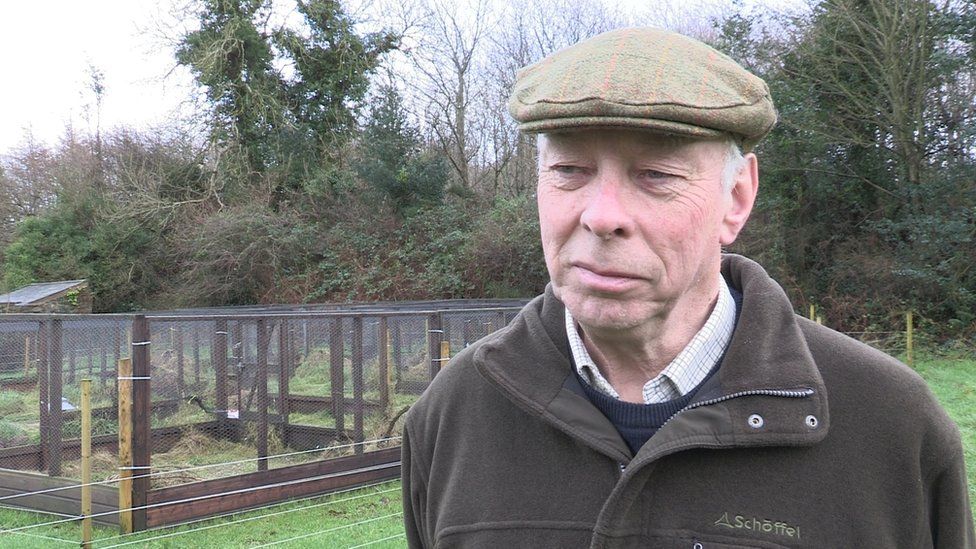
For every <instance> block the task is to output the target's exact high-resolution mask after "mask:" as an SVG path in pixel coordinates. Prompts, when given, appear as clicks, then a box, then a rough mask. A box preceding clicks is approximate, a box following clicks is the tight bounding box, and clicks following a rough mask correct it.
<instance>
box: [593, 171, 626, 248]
mask: <svg viewBox="0 0 976 549" xmlns="http://www.w3.org/2000/svg"><path fill="white" fill-rule="evenodd" d="M593 183H594V185H593V192H592V193H591V194H590V195H589V196H588V197H586V200H587V203H586V207H585V208H584V209H583V213H582V214H581V215H580V223H581V224H582V225H583V228H585V229H586V230H587V231H589V232H591V233H593V234H594V235H595V236H597V237H599V238H602V239H604V240H606V239H609V238H610V237H612V236H626V235H628V234H629V233H630V232H631V228H632V219H631V217H630V214H629V213H628V209H627V203H626V197H625V183H624V181H623V179H622V177H621V176H619V175H614V174H607V175H602V176H600V177H599V178H598V180H597V181H594V182H593Z"/></svg>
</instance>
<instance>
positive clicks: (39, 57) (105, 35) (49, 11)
mask: <svg viewBox="0 0 976 549" xmlns="http://www.w3.org/2000/svg"><path fill="white" fill-rule="evenodd" d="M171 3H172V1H171V0H169V1H163V2H159V1H155V2H154V1H151V0H84V1H78V0H49V1H46V2H29V1H10V2H4V6H3V15H2V17H0V51H2V52H3V61H2V63H0V67H2V71H0V74H2V81H3V84H2V85H0V154H3V153H5V152H7V151H8V150H9V149H10V148H11V147H12V146H14V145H16V144H18V143H20V142H22V141H23V140H24V137H25V135H26V132H27V131H28V130H29V131H31V132H32V133H33V134H34V136H35V138H36V139H38V140H40V141H42V142H47V143H54V142H56V141H57V139H58V138H59V137H60V136H61V135H62V134H63V133H64V129H65V127H66V126H67V125H68V124H72V125H73V126H74V127H75V128H77V129H78V130H81V131H84V132H87V131H88V129H89V122H87V121H86V118H85V108H84V106H85V104H86V103H89V104H93V99H92V95H91V93H87V94H85V92H86V91H87V89H88V82H89V77H88V67H89V64H91V65H93V66H95V67H96V68H97V69H99V70H100V71H102V73H103V74H104V85H105V94H104V98H103V104H102V117H101V120H102V128H103V129H110V128H112V127H113V126H119V125H121V126H132V127H139V128H146V127H149V126H152V125H153V124H156V123H159V122H162V121H164V120H165V119H166V118H167V117H169V116H172V114H173V111H174V110H175V109H177V108H178V107H179V106H180V104H181V103H182V102H183V101H185V100H186V99H187V98H188V97H189V94H190V90H191V89H192V87H191V86H190V82H191V79H190V77H189V74H188V73H187V72H186V71H182V70H180V71H176V72H175V73H174V74H173V75H172V76H171V77H168V78H166V79H164V78H163V77H164V76H165V75H166V73H167V72H168V71H169V70H170V69H171V68H172V67H173V66H174V62H173V57H172V52H171V51H170V50H169V49H167V48H165V47H163V46H162V45H161V44H162V40H161V39H160V38H159V37H158V36H156V33H157V29H156V27H157V25H156V23H158V22H159V21H160V20H162V19H163V17H164V14H165V12H164V11H160V10H164V9H166V8H165V7H163V8H160V7H158V6H167V5H170V4H171ZM89 118H90V120H91V127H92V128H93V127H94V120H95V118H94V111H92V116H90V117H89Z"/></svg>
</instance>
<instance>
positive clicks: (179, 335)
mask: <svg viewBox="0 0 976 549" xmlns="http://www.w3.org/2000/svg"><path fill="white" fill-rule="evenodd" d="M173 329H174V330H175V331H176V333H175V334H173V336H174V337H173V339H174V341H173V346H174V347H176V390H177V391H179V394H180V398H181V399H182V398H183V397H184V396H186V378H185V372H184V369H185V368H186V360H185V358H184V356H183V327H182V326H175V327H174V328H173Z"/></svg>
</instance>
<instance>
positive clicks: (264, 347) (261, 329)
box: [254, 318, 269, 471]
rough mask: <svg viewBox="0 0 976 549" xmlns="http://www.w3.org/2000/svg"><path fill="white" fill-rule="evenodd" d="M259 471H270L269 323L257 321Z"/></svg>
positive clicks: (263, 320) (262, 320)
mask: <svg viewBox="0 0 976 549" xmlns="http://www.w3.org/2000/svg"><path fill="white" fill-rule="evenodd" d="M257 332H258V333H257V336H258V341H257V372H255V373H254V375H256V376H257V380H256V382H257V391H258V398H257V401H258V402H257V407H258V437H257V450H258V471H267V470H268V404H269V403H268V323H267V321H266V320H265V319H264V318H259V319H258V321H257Z"/></svg>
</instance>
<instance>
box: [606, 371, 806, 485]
mask: <svg viewBox="0 0 976 549" xmlns="http://www.w3.org/2000/svg"><path fill="white" fill-rule="evenodd" d="M813 393H814V390H813V389H810V388H804V389H797V390H793V391H788V390H779V389H753V390H751V391H739V392H738V393H731V394H728V395H724V396H720V397H717V398H710V399H707V400H701V401H698V402H693V403H691V404H689V405H687V406H685V407H684V408H682V409H680V410H678V411H677V412H675V413H674V414H673V415H672V416H671V417H669V418H668V419H667V420H666V421H665V422H664V423H662V424H661V426H660V427H659V428H658V431H660V430H661V429H664V426H665V425H667V424H668V423H670V422H671V420H672V419H674V418H675V417H676V416H677V415H678V414H680V413H682V412H687V411H688V410H694V409H695V408H701V407H702V406H710V405H712V404H718V403H719V402H725V401H726V400H732V399H733V398H739V397H744V396H771V397H782V398H806V397H808V396H812V395H813ZM618 465H619V467H620V476H623V474H624V471H625V470H626V469H627V467H628V466H629V464H625V463H618Z"/></svg>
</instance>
